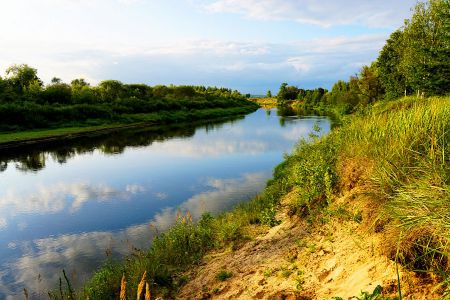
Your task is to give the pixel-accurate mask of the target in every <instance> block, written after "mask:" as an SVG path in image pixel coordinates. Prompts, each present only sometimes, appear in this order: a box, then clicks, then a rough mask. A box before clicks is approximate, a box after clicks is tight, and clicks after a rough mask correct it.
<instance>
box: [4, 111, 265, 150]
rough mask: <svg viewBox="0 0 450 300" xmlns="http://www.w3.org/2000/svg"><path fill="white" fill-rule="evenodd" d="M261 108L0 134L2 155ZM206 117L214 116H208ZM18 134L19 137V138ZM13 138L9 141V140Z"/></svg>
mask: <svg viewBox="0 0 450 300" xmlns="http://www.w3.org/2000/svg"><path fill="white" fill-rule="evenodd" d="M258 108H259V107H254V106H248V107H233V108H214V109H206V110H205V109H204V110H196V111H189V112H177V120H175V121H172V120H171V119H170V118H165V117H162V118H160V120H158V121H146V122H136V123H129V124H127V123H117V124H114V123H113V124H105V125H98V126H86V127H62V128H55V129H42V130H32V131H21V132H16V133H3V134H0V152H1V151H7V150H11V149H16V148H22V147H28V146H33V145H43V144H50V143H54V142H61V141H65V140H74V139H78V138H83V137H95V136H101V135H105V134H109V133H111V132H115V131H119V130H126V129H133V128H142V127H151V126H161V125H173V124H179V123H185V122H189V121H200V120H201V121H219V120H224V119H227V118H229V117H233V116H242V115H247V114H249V113H251V112H254V111H256V110H257V109H258ZM205 113H206V114H211V115H213V116H212V117H210V118H209V117H208V116H207V115H206V116H205ZM145 116H155V114H146V115H145ZM18 135H19V137H17V136H18ZM9 136H11V137H10V138H8V137H9Z"/></svg>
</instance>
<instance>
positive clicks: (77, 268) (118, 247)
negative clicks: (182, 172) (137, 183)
mask: <svg viewBox="0 0 450 300" xmlns="http://www.w3.org/2000/svg"><path fill="white" fill-rule="evenodd" d="M269 177H270V172H257V173H248V174H243V175H242V176H240V177H238V178H207V179H205V180H204V182H203V186H204V188H205V189H209V190H208V191H205V192H201V193H198V194H195V195H193V196H192V197H191V198H189V199H188V200H187V201H185V202H183V203H181V204H180V205H179V206H178V207H177V208H174V207H166V208H164V209H162V210H161V211H160V212H158V213H156V215H155V216H154V218H153V219H152V220H150V221H148V222H145V223H143V224H139V225H134V226H130V227H128V228H126V229H124V230H119V231H116V232H114V231H99V232H88V233H80V234H71V235H62V236H58V237H48V238H42V239H35V240H32V241H17V242H10V243H9V245H8V248H10V249H13V250H19V251H21V252H22V256H21V257H20V258H18V259H17V260H15V261H14V262H11V263H9V264H8V270H7V271H3V272H2V279H1V280H0V292H1V293H2V294H4V295H12V294H14V293H15V292H17V291H15V288H14V287H17V286H27V289H29V290H30V291H34V293H35V296H38V295H39V294H40V293H41V294H42V292H45V291H47V290H48V289H51V288H54V287H55V283H57V282H58V279H59V277H60V276H61V270H62V269H63V268H65V269H66V270H68V271H69V273H70V274H71V278H72V279H73V280H72V281H73V283H74V284H75V285H77V284H79V283H82V282H83V280H85V279H86V278H88V276H89V274H91V272H92V271H94V270H95V269H96V267H97V266H98V265H100V264H101V262H102V261H104V260H105V259H106V258H107V256H113V257H121V256H124V255H127V254H130V253H132V252H133V251H135V249H136V248H147V247H148V246H149V245H150V241H151V240H152V239H153V237H154V235H155V234H156V232H162V231H164V230H166V229H167V228H169V227H170V226H171V225H172V224H173V223H174V221H175V220H176V214H177V212H178V211H179V210H181V211H183V212H186V211H190V212H191V214H192V216H193V217H194V218H195V219H198V218H199V217H200V216H201V215H202V214H203V213H204V212H211V213H218V212H221V211H224V210H227V209H229V208H231V207H233V206H234V205H236V204H237V203H239V202H240V201H242V200H245V199H249V198H251V197H253V196H254V195H256V194H257V193H258V192H259V191H260V190H261V189H262V188H263V186H264V184H265V181H266V180H267V179H268V178H269ZM138 191H140V189H138ZM152 228H153V229H152ZM155 229H156V230H155ZM4 277H6V278H8V279H9V280H12V281H13V282H14V285H12V286H11V285H10V286H9V287H8V284H7V283H5V282H4V280H3V278H4ZM42 279H45V280H42ZM44 294H45V293H44Z"/></svg>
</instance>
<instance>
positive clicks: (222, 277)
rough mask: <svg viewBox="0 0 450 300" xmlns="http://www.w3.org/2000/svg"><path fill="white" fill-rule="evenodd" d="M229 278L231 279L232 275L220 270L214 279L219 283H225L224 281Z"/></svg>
mask: <svg viewBox="0 0 450 300" xmlns="http://www.w3.org/2000/svg"><path fill="white" fill-rule="evenodd" d="M231 277H233V273H232V272H229V271H226V270H222V271H220V272H219V273H218V274H217V275H216V278H217V280H219V281H225V280H227V279H229V278H231Z"/></svg>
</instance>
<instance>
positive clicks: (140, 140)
mask: <svg viewBox="0 0 450 300" xmlns="http://www.w3.org/2000/svg"><path fill="white" fill-rule="evenodd" d="M241 119H243V117H234V118H230V119H229V120H227V121H226V122H225V121H216V122H209V123H201V122H198V123H193V124H182V125H172V126H164V127H162V126H154V127H146V128H135V129H129V130H117V131H114V132H111V133H109V134H106V135H101V136H91V137H90V136H86V137H82V138H77V139H76V140H68V141H52V142H51V143H48V144H46V145H34V146H30V147H22V148H20V149H0V172H2V171H5V170H6V169H7V168H8V165H9V164H11V163H13V164H14V165H15V167H16V168H17V169H18V170H20V171H35V172H36V171H39V170H42V169H44V168H45V166H46V161H47V160H48V159H52V160H53V161H56V162H58V163H60V164H64V163H67V161H68V160H69V159H71V158H73V157H75V156H77V155H83V154H90V153H92V152H93V151H94V150H98V151H100V152H101V153H103V154H106V155H117V154H121V153H123V152H124V151H125V149H126V148H130V147H147V146H150V145H151V144H152V143H153V142H155V141H159V142H161V141H165V140H168V139H171V138H189V137H192V136H193V135H194V134H195V131H196V129H199V128H202V129H204V130H205V132H210V131H211V130H219V129H220V128H221V127H222V126H223V124H224V123H227V124H229V123H230V122H231V123H233V122H235V121H237V120H241Z"/></svg>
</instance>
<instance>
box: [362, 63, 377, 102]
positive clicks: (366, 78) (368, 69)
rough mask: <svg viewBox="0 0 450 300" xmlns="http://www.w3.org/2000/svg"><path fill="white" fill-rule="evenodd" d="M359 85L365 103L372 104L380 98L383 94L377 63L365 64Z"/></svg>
mask: <svg viewBox="0 0 450 300" xmlns="http://www.w3.org/2000/svg"><path fill="white" fill-rule="evenodd" d="M358 87H359V91H360V95H361V99H362V100H363V101H364V103H365V104H370V103H373V102H375V101H376V100H378V99H380V98H381V96H382V94H383V89H382V87H381V84H380V81H379V80H378V69H377V65H376V63H372V64H371V65H370V66H364V67H362V69H361V73H360V78H359V81H358Z"/></svg>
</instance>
